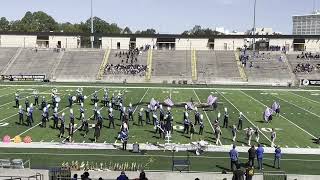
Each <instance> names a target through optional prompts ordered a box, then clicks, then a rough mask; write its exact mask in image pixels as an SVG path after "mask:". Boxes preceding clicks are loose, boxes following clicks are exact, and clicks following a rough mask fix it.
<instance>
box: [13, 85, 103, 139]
mask: <svg viewBox="0 0 320 180" xmlns="http://www.w3.org/2000/svg"><path fill="white" fill-rule="evenodd" d="M102 89H103V88H102ZM102 89H100V90H99V91H101V90H102ZM99 91H98V92H99ZM93 94H94V93H92V94H90V95H89V96H88V97H90V96H92V95H93ZM63 96H64V95H63ZM68 108H69V107H66V108H64V109H62V110H61V111H59V112H58V113H61V112H63V111H65V110H66V109H68ZM51 118H52V116H51V117H50V119H51ZM41 123H42V122H40V123H38V124H36V125H34V126H33V127H31V128H29V129H27V130H25V131H24V132H22V133H20V134H19V136H21V135H23V134H24V133H26V132H28V131H30V130H32V129H34V128H35V127H38V126H39V125H40V124H41Z"/></svg>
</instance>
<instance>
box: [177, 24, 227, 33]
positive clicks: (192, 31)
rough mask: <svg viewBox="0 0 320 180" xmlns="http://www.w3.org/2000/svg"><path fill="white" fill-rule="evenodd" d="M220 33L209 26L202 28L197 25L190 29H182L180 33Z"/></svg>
mask: <svg viewBox="0 0 320 180" xmlns="http://www.w3.org/2000/svg"><path fill="white" fill-rule="evenodd" d="M220 34H222V33H220V32H218V31H215V30H212V29H210V28H205V29H203V28H202V27H201V26H199V25H195V26H194V27H193V28H192V29H191V30H189V31H184V32H183V33H182V35H192V36H212V35H220Z"/></svg>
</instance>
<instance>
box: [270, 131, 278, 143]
mask: <svg viewBox="0 0 320 180" xmlns="http://www.w3.org/2000/svg"><path fill="white" fill-rule="evenodd" d="M276 138H277V133H276V131H275V130H274V128H272V132H271V147H274V146H275V144H274V141H275V140H276Z"/></svg>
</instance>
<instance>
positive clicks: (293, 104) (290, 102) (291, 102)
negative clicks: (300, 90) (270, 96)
mask: <svg viewBox="0 0 320 180" xmlns="http://www.w3.org/2000/svg"><path fill="white" fill-rule="evenodd" d="M274 97H276V98H278V99H280V100H282V101H284V102H287V103H289V104H292V105H293V106H296V107H297V108H299V109H302V110H304V111H307V112H308V113H310V114H313V115H315V116H317V117H318V118H320V116H319V115H318V114H316V113H313V112H311V111H309V110H307V109H305V108H302V107H300V106H298V105H296V104H294V103H292V102H289V101H287V100H285V99H282V98H281V97H279V96H274Z"/></svg>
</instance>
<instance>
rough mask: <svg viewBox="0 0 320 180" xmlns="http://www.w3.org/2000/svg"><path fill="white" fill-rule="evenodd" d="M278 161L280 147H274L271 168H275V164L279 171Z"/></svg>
mask: <svg viewBox="0 0 320 180" xmlns="http://www.w3.org/2000/svg"><path fill="white" fill-rule="evenodd" d="M280 159H281V149H280V146H276V149H275V151H274V161H273V168H276V162H277V165H278V167H277V168H278V169H280Z"/></svg>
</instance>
